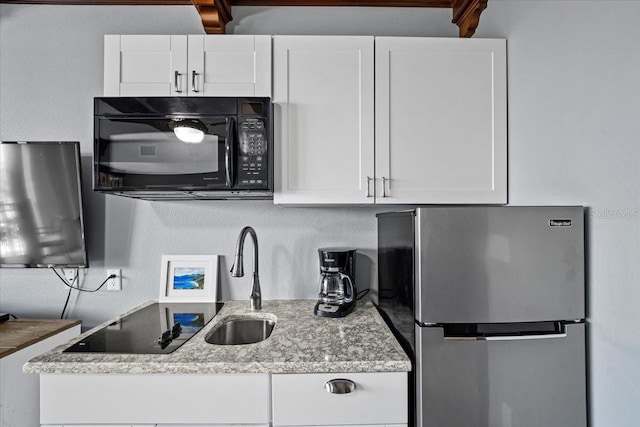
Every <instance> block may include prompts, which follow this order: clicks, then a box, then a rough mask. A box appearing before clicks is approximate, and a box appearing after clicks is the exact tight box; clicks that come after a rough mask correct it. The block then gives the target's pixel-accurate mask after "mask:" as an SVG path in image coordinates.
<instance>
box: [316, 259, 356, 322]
mask: <svg viewBox="0 0 640 427" xmlns="http://www.w3.org/2000/svg"><path fill="white" fill-rule="evenodd" d="M318 254H319V256H320V282H319V288H320V290H319V292H318V302H317V303H316V306H315V309H314V312H315V314H316V315H317V316H321V317H343V316H346V315H347V314H349V313H351V311H352V310H353V308H354V307H355V305H356V284H355V279H354V278H355V255H356V250H355V249H327V248H324V249H318Z"/></svg>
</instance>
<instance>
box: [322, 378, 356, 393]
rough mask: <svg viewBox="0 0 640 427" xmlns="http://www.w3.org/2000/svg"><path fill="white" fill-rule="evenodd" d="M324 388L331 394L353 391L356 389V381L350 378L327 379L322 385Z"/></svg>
mask: <svg viewBox="0 0 640 427" xmlns="http://www.w3.org/2000/svg"><path fill="white" fill-rule="evenodd" d="M324 388H325V390H327V391H328V392H329V393H333V394H347V393H353V392H354V391H355V390H356V383H354V382H353V381H351V380H345V379H340V378H339V379H335V380H329V381H327V383H326V384H325V385H324Z"/></svg>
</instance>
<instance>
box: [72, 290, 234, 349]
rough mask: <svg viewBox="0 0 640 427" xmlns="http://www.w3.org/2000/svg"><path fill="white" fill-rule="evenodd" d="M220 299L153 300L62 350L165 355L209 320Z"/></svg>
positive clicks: (220, 306) (216, 311)
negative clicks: (173, 301) (212, 300)
mask: <svg viewBox="0 0 640 427" xmlns="http://www.w3.org/2000/svg"><path fill="white" fill-rule="evenodd" d="M222 305H223V304H222V303H221V302H217V303H214V302H209V303H193V302H190V303H154V304H151V305H148V306H146V307H144V308H142V309H140V310H137V311H134V312H133V313H130V314H128V315H126V316H124V317H122V318H121V319H118V320H116V321H115V322H113V323H111V324H109V325H107V326H105V327H104V328H102V329H99V330H97V331H95V332H94V333H92V334H91V335H89V336H87V337H85V338H84V339H82V340H81V341H78V342H77V343H75V344H74V345H72V346H71V347H69V348H67V349H66V350H64V351H63V352H65V353H127V354H167V353H171V352H172V351H174V350H176V349H177V348H178V347H180V346H181V345H182V344H184V343H185V342H187V341H188V340H189V338H191V337H192V336H194V335H195V334H196V333H198V331H200V329H202V328H204V326H205V325H206V324H207V323H209V321H210V320H211V319H213V317H214V316H215V315H216V314H217V313H218V312H219V311H220V309H221V308H222Z"/></svg>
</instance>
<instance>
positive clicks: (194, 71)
mask: <svg viewBox="0 0 640 427" xmlns="http://www.w3.org/2000/svg"><path fill="white" fill-rule="evenodd" d="M197 75H198V73H196V70H193V71H192V72H191V90H192V91H194V92H198V89H196V76H197Z"/></svg>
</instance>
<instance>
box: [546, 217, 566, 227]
mask: <svg viewBox="0 0 640 427" xmlns="http://www.w3.org/2000/svg"><path fill="white" fill-rule="evenodd" d="M549 226H550V227H571V220H570V219H550V220H549Z"/></svg>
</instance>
